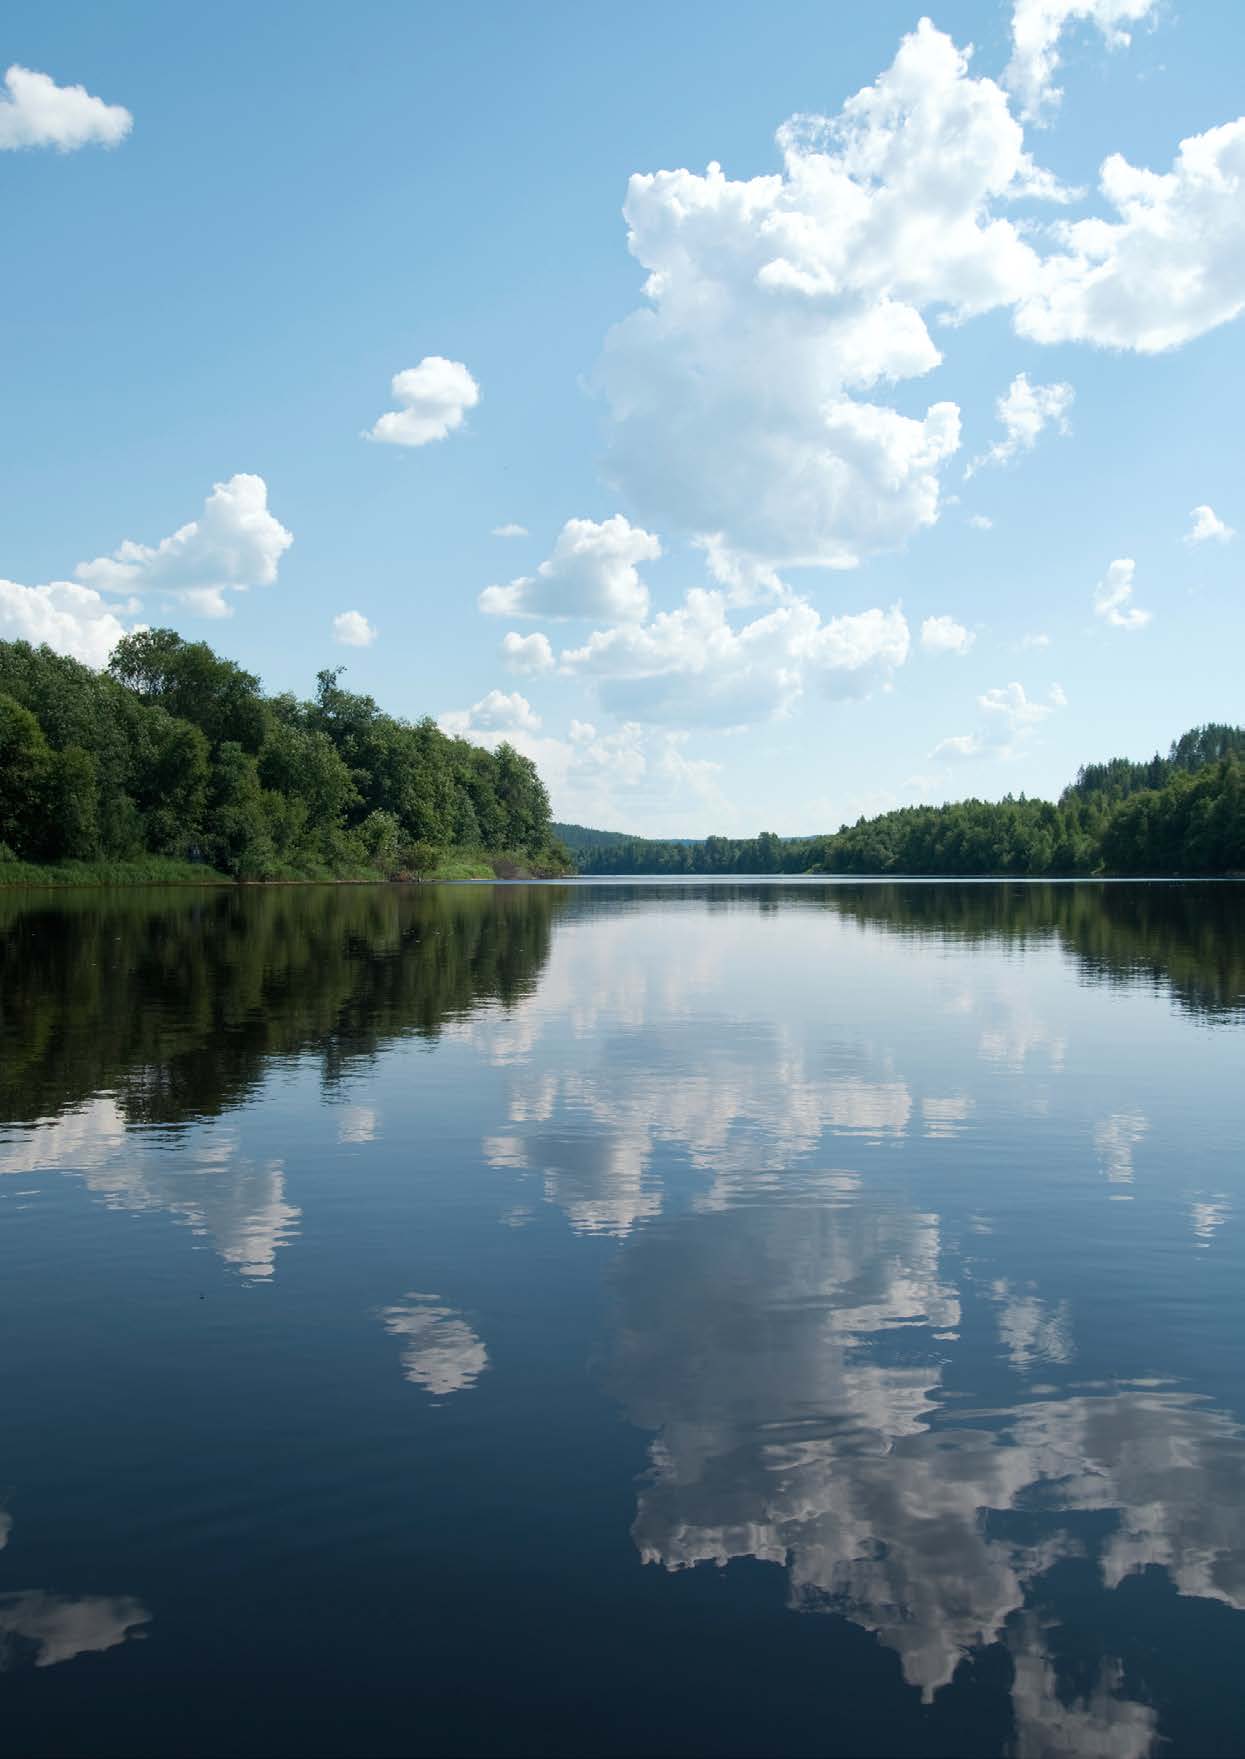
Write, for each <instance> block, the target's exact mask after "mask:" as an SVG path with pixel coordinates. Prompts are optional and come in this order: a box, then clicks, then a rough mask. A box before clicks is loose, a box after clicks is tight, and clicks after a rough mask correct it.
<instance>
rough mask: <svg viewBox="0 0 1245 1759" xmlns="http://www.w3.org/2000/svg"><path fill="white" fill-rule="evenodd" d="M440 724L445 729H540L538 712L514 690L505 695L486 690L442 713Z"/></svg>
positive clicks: (498, 730) (466, 730)
mask: <svg viewBox="0 0 1245 1759" xmlns="http://www.w3.org/2000/svg"><path fill="white" fill-rule="evenodd" d="M440 725H441V727H442V728H443V729H444V731H445V732H447V733H458V734H467V733H535V732H538V731H539V730H540V725H541V720H540V716H539V715H538V714H536V713H535V712H534V710H533V708H532V705H531V703H530V702H529V701H528V700H527V698H526V696H521V695H520V694H519V692H518V691H517V690H513V691H511V692H510V694H509V695H507V694H506V692H505V691H502V690H490V691H489V693H488V695H487V696H482V697H481V698H480V700H479V702H475V703H472V705H471V707H470V708H468V709H451V710H449V712H448V713H446V714H443V715H442V716H441V719H440Z"/></svg>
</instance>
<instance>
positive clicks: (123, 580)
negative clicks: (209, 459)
mask: <svg viewBox="0 0 1245 1759" xmlns="http://www.w3.org/2000/svg"><path fill="white" fill-rule="evenodd" d="M293 542H294V537H293V534H292V533H291V532H288V531H287V530H286V529H285V527H284V526H283V525H282V524H281V523H280V521H279V520H278V519H276V518H275V517H274V516H273V515H272V514H271V513H270V512H269V511H268V486H267V484H266V483H265V481H264V479H263V477H262V476H251V475H248V474H246V473H241V474H239V475H237V476H231V477H230V479H229V481H228V482H223V483H217V484H216V485H215V486H214V488H213V489H212V493H211V494H210V495H209V496H208V498H207V500H206V501H205V502H204V504H203V512H202V514H201V515H200V517H199V518H198V519H192V520H191V521H190V522H189V524H187V525H183V526H181V527H180V529H179V530H177V531H175V532H174V533H173V535H172V536H171V537H166V538H162V539H161V541H160V542H159V543H158V544H156V545H155V546H154V547H153V546H150V545H147V544H142V543H137V542H135V540H134V539H132V538H126V539H125V541H124V542H123V543H122V544H120V545H119V546H118V548H117V549H115V550H114V551H113V553H112V555H111V556H97V557H96V558H95V560H94V561H93V562H80V563H79V564H78V566H77V567H76V568H75V570H74V573H75V575H76V576H77V578H78V580H80V581H81V582H82V583H83V585H85V586H90V587H94V588H95V589H96V590H97V591H99V592H115V593H127V594H129V593H142V592H156V591H164V592H171V593H175V594H177V595H178V596H180V597H182V598H184V599H185V600H186V602H187V603H188V604H189V605H190V607H191V609H193V610H197V611H199V612H201V613H202V614H205V615H208V616H225V615H228V606H227V601H226V600H225V599H224V598H223V596H222V595H223V594H224V593H225V592H227V591H245V589H246V588H247V587H248V586H271V584H272V583H273V581H274V580H275V579H276V578H277V567H278V564H279V563H280V561H281V557H282V556H283V555H284V554H285V552H286V550H288V549H289V547H290V545H291V544H292V543H293Z"/></svg>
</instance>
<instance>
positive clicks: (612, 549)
mask: <svg viewBox="0 0 1245 1759" xmlns="http://www.w3.org/2000/svg"><path fill="white" fill-rule="evenodd" d="M660 555H661V544H660V542H659V541H658V539H657V538H656V537H654V536H653V534H652V533H651V532H647V531H643V530H641V528H640V527H639V526H638V525H632V524H631V522H630V521H629V520H627V519H625V518H624V517H623V515H622V514H621V513H616V514H615V515H614V517H613V518H612V519H604V520H602V521H601V522H600V523H599V524H598V523H597V522H596V521H595V520H593V519H568V520H567V522H566V524H565V525H564V526H563V527H562V530H561V531H560V532H559V533H558V539H557V542H556V543H555V544H554V546H553V554H552V555H551V556H550V557H549V558H548V560H547V561H544V562H542V563H541V564H540V567H539V568H538V569H537V570H536V572H535V574H526V575H522V576H520V578H519V579H517V580H512V581H511V582H510V583H509V585H508V586H486V587H485V589H484V591H483V592H482V593H481V594H480V601H479V602H480V609H481V610H482V611H487V612H489V613H490V614H491V615H492V616H495V617H559V618H560V617H607V618H611V619H614V618H617V619H619V620H620V621H635V622H640V621H642V620H643V619H644V617H646V616H647V614H648V588H647V587H646V586H645V584H644V582H643V581H642V580H641V578H640V574H639V570H638V568H637V566H636V564H637V563H639V562H652V561H655V560H656V559H657V557H658V556H660Z"/></svg>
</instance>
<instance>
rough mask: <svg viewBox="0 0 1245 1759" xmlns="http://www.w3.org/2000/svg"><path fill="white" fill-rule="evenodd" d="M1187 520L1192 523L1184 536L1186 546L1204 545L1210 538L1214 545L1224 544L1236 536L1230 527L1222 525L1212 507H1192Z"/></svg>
mask: <svg viewBox="0 0 1245 1759" xmlns="http://www.w3.org/2000/svg"><path fill="white" fill-rule="evenodd" d="M1189 518H1190V519H1191V520H1192V521H1193V524H1192V525H1191V526H1190V527H1189V529H1188V531H1187V532H1186V534H1185V540H1184V541H1185V542H1186V543H1187V544H1204V543H1207V542H1208V541H1209V540H1210V539H1211V538H1213V539H1214V540H1215V542H1216V543H1219V544H1226V543H1227V542H1228V540H1229V538H1234V537H1235V536H1236V532H1235V531H1234V530H1233V529H1232V527H1231V526H1230V525H1225V524H1224V522H1223V520H1222V519H1220V517H1219V515H1218V514H1217V513H1216V512H1215V509H1214V508H1213V507H1207V506H1205V505H1203V506H1201V507H1194V508H1193V509H1192V511H1191V512H1190V514H1189Z"/></svg>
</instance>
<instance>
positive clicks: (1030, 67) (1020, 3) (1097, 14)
mask: <svg viewBox="0 0 1245 1759" xmlns="http://www.w3.org/2000/svg"><path fill="white" fill-rule="evenodd" d="M1155 5H1156V0H1015V5H1014V6H1013V8H1012V58H1011V60H1010V61H1009V62H1008V64H1007V68H1006V70H1005V72H1004V74H1003V83H1004V85H1006V87H1007V88H1008V90H1009V91H1010V92H1012V93H1013V94H1014V95H1015V98H1016V100H1017V103H1018V105H1019V107H1020V114H1021V115H1022V116H1024V117H1026V118H1028V119H1031V120H1037V119H1039V118H1040V117H1041V116H1042V114H1043V112H1044V111H1048V110H1051V109H1053V108H1054V107H1055V106H1056V105H1057V104H1058V103H1059V100H1060V97H1061V96H1062V93H1061V92H1060V91H1059V89H1058V87H1057V86H1056V85H1055V84H1054V76H1055V70H1056V68H1057V67H1058V66H1059V39H1060V37H1061V36H1062V35H1063V33H1064V31H1065V30H1066V29H1067V27H1068V25H1069V24H1072V23H1074V22H1078V21H1082V20H1083V21H1084V22H1085V23H1087V24H1092V25H1094V26H1096V27H1097V29H1098V30H1099V31H1100V32H1101V33H1102V35H1103V37H1104V38H1105V39H1106V43H1107V46H1108V48H1111V49H1125V48H1127V47H1128V44H1129V43H1130V42H1131V40H1132V37H1131V33H1130V30H1129V28H1128V27H1129V26H1130V25H1135V24H1138V23H1140V22H1141V20H1142V19H1144V18H1146V17H1148V16H1149V15H1150V14H1151V13H1153V11H1154V9H1155Z"/></svg>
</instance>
